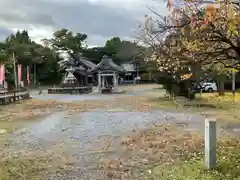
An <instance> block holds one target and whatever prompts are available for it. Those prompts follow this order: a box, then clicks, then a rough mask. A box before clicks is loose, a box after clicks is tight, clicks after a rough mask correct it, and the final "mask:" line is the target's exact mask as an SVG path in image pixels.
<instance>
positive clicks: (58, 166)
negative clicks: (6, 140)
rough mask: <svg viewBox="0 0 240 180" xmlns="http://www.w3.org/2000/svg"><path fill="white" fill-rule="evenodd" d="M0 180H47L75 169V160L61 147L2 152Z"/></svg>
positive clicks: (0, 154)
mask: <svg viewBox="0 0 240 180" xmlns="http://www.w3.org/2000/svg"><path fill="white" fill-rule="evenodd" d="M0 157H1V158H0V180H46V179H48V177H49V175H51V174H54V175H55V174H56V173H57V172H64V171H67V170H73V169H74V163H75V161H76V160H75V159H74V158H72V157H70V156H68V155H67V150H66V149H63V147H62V146H61V145H54V146H51V147H49V148H48V149H38V150H29V149H24V150H23V151H21V152H19V153H11V152H9V151H1V152H0Z"/></svg>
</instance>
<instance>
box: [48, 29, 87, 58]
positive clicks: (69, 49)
mask: <svg viewBox="0 0 240 180" xmlns="http://www.w3.org/2000/svg"><path fill="white" fill-rule="evenodd" d="M86 39H87V35H86V34H82V33H76V34H74V33H73V32H72V31H69V30H68V29H60V30H57V31H56V32H55V33H54V34H53V38H51V39H44V40H43V41H44V42H45V44H48V45H50V46H51V47H52V48H53V49H54V50H56V51H57V52H66V53H68V54H69V55H70V56H72V57H74V56H76V55H79V54H82V53H83V52H84V50H85V49H86Z"/></svg>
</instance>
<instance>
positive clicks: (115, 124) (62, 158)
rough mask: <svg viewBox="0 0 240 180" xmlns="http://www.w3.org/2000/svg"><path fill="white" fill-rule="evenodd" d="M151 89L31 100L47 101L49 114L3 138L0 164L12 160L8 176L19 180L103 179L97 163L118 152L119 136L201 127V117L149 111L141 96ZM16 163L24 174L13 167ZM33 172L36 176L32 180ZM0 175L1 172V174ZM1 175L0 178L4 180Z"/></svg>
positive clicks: (104, 161) (199, 128) (104, 174)
mask: <svg viewBox="0 0 240 180" xmlns="http://www.w3.org/2000/svg"><path fill="white" fill-rule="evenodd" d="M152 88H153V87H151V86H149V87H147V88H146V89H144V88H143V87H141V88H139V89H138V90H136V91H134V90H132V92H135V94H134V95H133V94H131V93H130V94H127V95H112V96H111V95H109V96H103V95H101V96H91V95H84V96H72V95H61V96H60V95H51V96H49V95H44V96H39V97H37V96H35V98H38V99H42V100H44V101H49V99H52V100H51V102H52V103H50V104H53V105H52V106H53V107H52V108H49V109H50V110H49V109H48V111H49V115H47V116H46V117H42V118H40V119H39V120H36V121H34V122H31V123H26V124H25V125H24V127H23V128H20V129H18V130H17V131H14V132H13V133H12V134H9V135H6V136H5V137H4V140H5V142H4V146H5V149H4V150H2V151H1V156H2V157H4V158H2V161H1V164H2V165H3V164H5V163H6V161H7V162H9V161H13V160H12V159H10V160H9V157H11V158H13V157H15V160H14V163H15V164H14V163H13V162H12V164H14V165H13V166H14V167H15V166H16V167H15V172H13V173H12V174H11V176H12V177H14V178H15V179H20V180H21V179H23V177H24V176H25V178H26V179H29V180H31V179H34V180H38V179H39V180H40V179H44V180H47V179H54V180H60V179H76V180H77V179H79V180H96V179H101V180H106V179H107V177H106V173H105V171H103V167H102V164H105V163H106V161H107V159H110V158H111V157H112V156H113V157H115V156H116V155H121V154H122V153H123V150H122V148H120V144H121V141H122V137H123V136H126V135H127V134H131V133H132V132H133V131H134V132H135V131H140V130H141V129H142V128H146V127H152V126H153V125H154V124H166V123H167V124H172V125H177V126H179V127H183V128H184V130H185V131H186V130H191V131H192V130H194V131H195V130H197V131H201V130H202V129H203V128H202V126H203V121H202V118H203V117H201V116H197V115H188V114H184V113H172V112H166V111H160V110H156V109H154V108H153V107H151V105H150V104H149V103H148V102H147V101H146V99H145V98H144V96H143V94H141V92H149V91H152ZM136 92H137V93H136ZM136 94H137V95H136ZM70 102H71V103H70ZM36 107H38V108H39V107H40V105H39V106H36ZM42 108H43V107H42ZM43 109H44V108H43ZM43 109H42V110H43ZM52 109H54V111H52ZM45 110H46V109H45ZM6 155H7V156H8V158H7V156H6ZM9 155H10V156H9ZM116 157H117V156H116ZM15 161H16V162H15ZM19 162H20V164H23V166H26V167H25V168H26V170H24V169H22V168H19V166H18V165H19ZM30 166H31V167H30ZM0 168H2V166H1V165H0ZM29 168H30V169H29ZM36 171H37V172H38V173H40V176H36V177H35V176H33V172H36ZM29 172H32V174H31V173H30V174H29ZM3 173H5V174H6V172H5V171H4V170H3V172H2V174H3ZM0 174H1V172H0ZM5 176H6V178H5V179H4V177H3V180H6V179H7V178H8V177H9V175H7V174H6V175H5ZM109 178H110V179H111V178H112V179H113V177H109ZM116 178H119V177H116Z"/></svg>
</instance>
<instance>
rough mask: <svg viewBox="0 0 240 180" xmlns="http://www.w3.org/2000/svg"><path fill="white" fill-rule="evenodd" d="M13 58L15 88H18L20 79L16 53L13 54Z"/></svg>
mask: <svg viewBox="0 0 240 180" xmlns="http://www.w3.org/2000/svg"><path fill="white" fill-rule="evenodd" d="M12 58H13V73H14V82H15V89H18V80H17V70H16V58H15V53H14V52H13V54H12Z"/></svg>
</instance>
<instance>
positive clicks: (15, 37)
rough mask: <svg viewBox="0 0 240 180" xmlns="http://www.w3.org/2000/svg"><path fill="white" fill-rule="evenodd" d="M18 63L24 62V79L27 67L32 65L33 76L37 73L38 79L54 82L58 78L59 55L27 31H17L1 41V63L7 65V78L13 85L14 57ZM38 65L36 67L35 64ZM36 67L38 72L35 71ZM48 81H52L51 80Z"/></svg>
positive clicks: (24, 78)
mask: <svg viewBox="0 0 240 180" xmlns="http://www.w3.org/2000/svg"><path fill="white" fill-rule="evenodd" d="M14 57H15V60H16V64H22V68H23V69H22V71H23V80H24V81H26V67H27V66H28V67H30V69H31V76H32V80H33V75H34V74H37V81H39V82H46V80H49V79H51V80H52V82H54V81H55V80H58V78H60V76H61V74H60V72H59V71H58V66H59V65H58V61H59V60H60V57H58V56H57V55H56V54H55V53H54V51H53V50H52V49H50V48H48V47H44V46H42V45H40V44H37V43H36V42H34V41H32V40H31V39H30V37H29V35H28V32H27V31H25V30H24V31H17V32H16V33H15V34H11V35H10V36H8V37H7V38H6V39H5V40H4V41H3V42H1V43H0V58H1V63H4V64H5V65H6V78H7V82H8V83H9V85H10V86H11V85H13V84H14V83H13V58H14ZM35 65H36V68H34V66H35ZM34 69H35V70H36V73H34ZM48 83H51V81H49V82H48Z"/></svg>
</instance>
